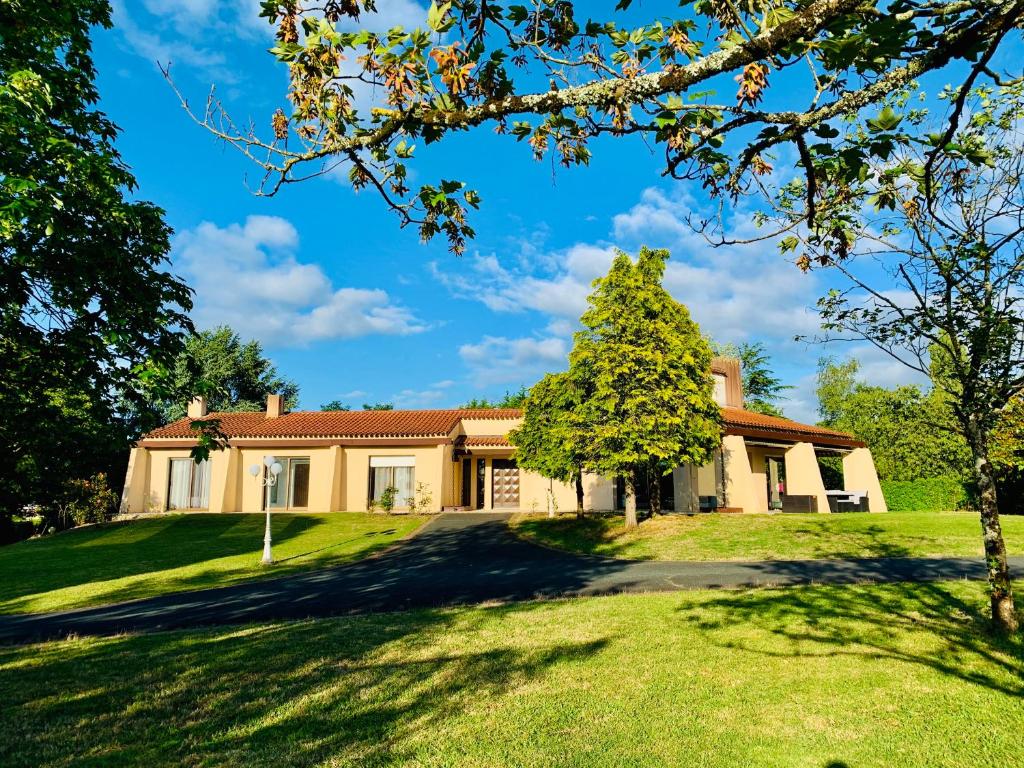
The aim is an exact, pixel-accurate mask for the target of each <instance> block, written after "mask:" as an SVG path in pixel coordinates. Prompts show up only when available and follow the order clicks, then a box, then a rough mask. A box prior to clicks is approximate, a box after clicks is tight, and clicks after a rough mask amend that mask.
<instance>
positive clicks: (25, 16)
mask: <svg viewBox="0 0 1024 768" xmlns="http://www.w3.org/2000/svg"><path fill="white" fill-rule="evenodd" d="M110 24H111V20H110V6H109V3H108V2H106V0H67V2H60V3H54V2H50V1H49V0H22V1H20V2H14V3H12V2H4V3H0V296H2V299H3V300H2V301H0V412H2V413H3V418H2V419H0V447H2V449H3V455H4V460H3V461H2V462H0V528H2V527H4V525H5V523H7V522H8V521H9V520H10V519H11V517H12V516H13V515H17V514H19V513H20V511H21V509H22V507H24V506H25V505H26V504H41V505H44V506H49V505H53V504H58V503H60V500H61V497H62V496H63V495H65V493H66V489H67V486H68V483H69V482H70V481H74V480H85V479H87V478H90V477H92V476H94V475H96V474H97V473H99V472H110V473H111V474H110V477H111V478H112V479H113V478H117V477H118V476H119V475H120V472H117V471H116V468H117V467H118V465H120V468H121V469H123V466H124V464H123V461H124V458H125V457H126V456H127V451H128V447H129V445H130V442H131V439H132V438H133V437H134V436H135V435H134V433H133V431H132V430H133V424H132V423H130V422H129V421H128V420H126V419H124V418H123V416H122V413H121V406H122V404H123V403H124V402H125V401H128V402H131V403H136V404H137V403H139V402H140V401H141V400H142V399H143V396H142V390H143V388H144V383H146V382H150V384H151V383H152V380H153V379H156V378H159V373H160V371H161V370H162V369H164V368H165V367H166V366H168V365H170V364H171V363H172V361H173V359H174V356H175V355H176V354H177V352H178V351H179V350H180V349H181V336H182V333H181V329H189V328H191V324H190V321H189V318H188V315H187V312H188V310H189V309H190V308H191V304H192V302H191V294H190V291H189V289H188V287H187V286H186V285H185V284H184V283H182V282H181V281H180V280H179V279H178V278H176V277H174V276H173V274H172V273H171V271H170V269H169V263H168V259H167V252H168V247H169V243H168V235H169V229H168V227H167V225H166V224H165V223H164V220H163V211H161V210H160V209H159V208H157V207H156V206H154V205H152V204H151V203H148V202H145V201H144V200H141V199H139V197H138V195H137V185H136V181H135V178H134V177H133V176H132V174H131V172H130V170H129V169H128V167H127V166H126V165H125V163H124V161H123V160H122V158H121V156H120V155H119V153H118V151H117V148H116V146H115V141H116V139H117V135H118V128H117V126H116V125H114V123H113V122H112V121H111V120H110V119H108V118H107V116H106V115H104V114H103V112H101V111H100V110H99V109H98V108H97V103H98V101H99V93H98V91H97V88H96V85H95V79H96V70H95V66H94V64H93V59H92V51H91V41H90V32H91V30H92V28H93V27H109V26H110ZM0 535H2V531H0Z"/></svg>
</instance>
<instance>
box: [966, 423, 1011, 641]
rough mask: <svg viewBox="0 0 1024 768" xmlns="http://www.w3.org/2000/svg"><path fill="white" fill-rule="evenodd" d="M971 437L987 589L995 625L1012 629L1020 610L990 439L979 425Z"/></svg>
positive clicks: (1007, 631)
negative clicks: (1015, 600) (1001, 518)
mask: <svg viewBox="0 0 1024 768" xmlns="http://www.w3.org/2000/svg"><path fill="white" fill-rule="evenodd" d="M968 439H969V442H970V446H971V454H972V456H973V458H974V477H975V481H976V482H977V483H978V506H979V511H980V513H981V533H982V538H983V540H984V542H985V565H986V566H987V567H988V590H989V597H990V599H991V601H992V625H993V627H994V628H995V629H996V630H998V631H1000V632H1006V633H1012V632H1016V631H1017V628H1018V622H1017V612H1016V610H1015V609H1014V604H1013V588H1012V586H1011V584H1010V566H1009V563H1007V561H1006V544H1005V543H1004V542H1003V529H1002V526H1001V525H1000V523H999V505H998V499H997V498H996V483H995V476H994V474H993V471H992V465H991V464H990V463H989V460H988V447H987V441H986V440H985V439H984V437H983V436H982V435H981V433H980V430H979V429H978V428H977V426H975V425H971V426H970V427H969V429H968Z"/></svg>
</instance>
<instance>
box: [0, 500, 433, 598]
mask: <svg viewBox="0 0 1024 768" xmlns="http://www.w3.org/2000/svg"><path fill="white" fill-rule="evenodd" d="M424 519H425V518H423V517H416V516H404V515H403V516H394V517H388V516H384V515H370V514H366V513H360V512H332V513H330V514H322V515H298V514H279V515H275V516H274V517H273V539H274V558H275V559H276V560H277V561H278V562H277V563H276V564H275V565H274V566H273V567H272V568H269V569H268V568H265V567H263V566H261V565H260V563H259V560H260V556H261V554H262V551H263V527H264V524H265V518H264V517H263V515H167V516H164V517H159V518H154V519H147V520H137V521H134V522H129V523H116V524H111V525H105V526H100V527H95V528H85V529H82V530H75V531H69V532H67V533H62V534H59V535H57V536H52V537H49V538H44V539H34V540H30V541H25V542H21V543H19V544H13V545H11V546H7V547H0V613H12V612H32V611H52V610H62V609H65V608H77V607H81V606H86V605H96V604H101V603H110V602H115V601H120V600H131V599H134V598H138V597H150V596H152V595H156V594H161V593H164V592H175V591H178V590H186V589H201V588H203V587H214V586H223V585H226V584H233V583H235V582H238V581H246V580H251V579H256V578H261V577H262V578H265V577H267V576H273V575H278V574H281V573H288V572H292V571H296V570H303V569H310V568H318V567H323V566H327V565H335V564H338V563H344V562H349V561H352V560H358V559H359V558H361V557H365V556H366V555H368V554H370V553H371V552H375V551H377V550H379V549H381V548H382V547H385V546H387V545H388V544H390V543H392V542H393V541H395V540H396V539H398V538H400V537H401V536H404V535H405V534H407V533H409V532H411V531H412V530H414V529H415V528H416V527H417V526H419V525H420V524H421V523H422V522H423V520H424Z"/></svg>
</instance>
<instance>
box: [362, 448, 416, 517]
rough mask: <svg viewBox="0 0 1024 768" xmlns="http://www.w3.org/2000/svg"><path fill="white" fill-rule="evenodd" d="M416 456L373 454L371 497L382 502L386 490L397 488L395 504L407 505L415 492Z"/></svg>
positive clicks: (371, 458) (371, 462)
mask: <svg viewBox="0 0 1024 768" xmlns="http://www.w3.org/2000/svg"><path fill="white" fill-rule="evenodd" d="M415 480H416V457H415V456H371V457H370V499H371V500H373V501H375V502H377V503H380V500H381V497H382V496H383V495H384V491H385V490H387V489H388V488H394V489H395V506H396V507H407V506H408V505H409V499H411V498H413V495H414V494H415V485H416V484H415Z"/></svg>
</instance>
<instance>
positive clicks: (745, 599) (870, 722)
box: [0, 582, 1024, 768]
mask: <svg viewBox="0 0 1024 768" xmlns="http://www.w3.org/2000/svg"><path fill="white" fill-rule="evenodd" d="M984 589H985V588H984V585H983V584H980V583H968V582H957V583H939V584H905V585H885V586H857V587H800V588H790V589H785V590H749V591H731V592H725V591H718V592H713V591H704V592H679V593H671V594H657V595H655V594H649V595H626V596H616V597H607V598H589V599H578V600H571V601H553V602H538V603H522V604H514V605H509V606H500V607H494V606H490V607H473V608H464V609H447V610H433V611H417V612H409V613H397V614H380V615H371V616H362V617H348V618H341V619H332V620H326V621H316V622H298V623H275V624H265V625H255V626H249V627H243V628H221V629H216V630H203V631H197V632H190V633H185V632H176V633H162V634H155V635H149V636H125V637H118V638H113V639H78V640H71V641H64V642H57V643H47V644H40V645H35V646H28V647H22V648H7V649H0V696H2V697H3V702H4V716H3V717H2V718H0V764H2V765H4V766H5V767H6V768H16V767H17V766H34V767H37V768H42V767H54V766H72V765H74V766H99V765H104V766H116V765H126V766H136V765H147V766H165V765H167V766H179V765H189V766H206V765H209V766H214V765H216V766H254V765H255V766H262V765H275V766H313V765H331V766H361V767H362V766H370V767H372V766H398V765H414V766H538V768H539V767H540V766H545V767H546V766H597V767H598V768H600V767H601V766H674V765H679V766H702V767H703V768H719V767H721V768H725V767H726V766H728V767H729V768H732V767H733V766H754V767H759V766H787V767H792V768H825V767H826V766H833V767H838V766H850V767H851V768H872V767H875V766H877V767H879V768H882V767H883V766H884V767H885V768H888V767H890V766H900V767H901V768H908V767H909V768H915V767H917V766H920V767H921V768H924V767H925V766H928V768H936V767H940V766H946V767H953V766H965V767H966V766H972V767H973V766H997V765H999V766H1010V765H1018V764H1020V760H1021V755H1022V749H1024V747H1022V741H1021V739H1022V736H1021V734H1022V733H1024V647H1022V643H1021V641H1020V640H1019V639H1017V640H1013V641H1006V640H997V639H994V638H993V637H991V636H990V635H989V634H988V632H987V629H986V627H987V624H986V621H985V619H984V618H983V616H982V615H981V607H982V606H983V605H984V604H985V602H986V601H985V597H984Z"/></svg>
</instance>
